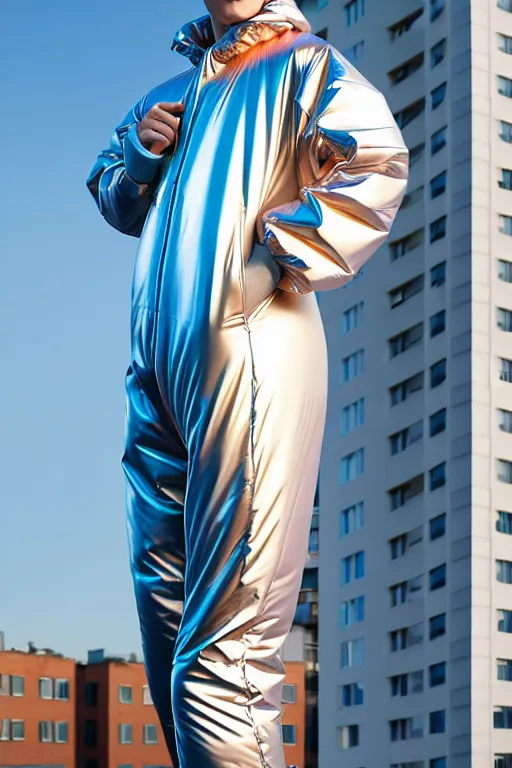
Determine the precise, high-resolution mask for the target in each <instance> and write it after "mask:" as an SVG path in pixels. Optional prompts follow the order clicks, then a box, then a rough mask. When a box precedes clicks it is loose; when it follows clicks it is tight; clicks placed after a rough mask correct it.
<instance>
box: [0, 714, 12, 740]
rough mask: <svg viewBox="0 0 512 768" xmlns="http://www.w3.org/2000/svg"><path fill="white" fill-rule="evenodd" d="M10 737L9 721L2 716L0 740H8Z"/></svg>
mask: <svg viewBox="0 0 512 768" xmlns="http://www.w3.org/2000/svg"><path fill="white" fill-rule="evenodd" d="M10 738H11V721H10V720H9V718H7V717H4V718H2V719H1V720H0V741H9V740H10Z"/></svg>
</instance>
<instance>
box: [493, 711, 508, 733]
mask: <svg viewBox="0 0 512 768" xmlns="http://www.w3.org/2000/svg"><path fill="white" fill-rule="evenodd" d="M494 727H495V728H506V729H507V730H510V729H512V707H494Z"/></svg>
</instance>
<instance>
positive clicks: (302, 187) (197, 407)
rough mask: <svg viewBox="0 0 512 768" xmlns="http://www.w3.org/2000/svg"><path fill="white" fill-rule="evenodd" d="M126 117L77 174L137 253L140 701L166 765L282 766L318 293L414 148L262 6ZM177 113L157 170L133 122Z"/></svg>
mask: <svg viewBox="0 0 512 768" xmlns="http://www.w3.org/2000/svg"><path fill="white" fill-rule="evenodd" d="M174 48H175V50H176V51H178V52H179V53H182V54H183V55H185V56H187V57H188V58H189V59H190V61H191V62H192V66H191V67H190V68H189V69H187V70H186V71H184V72H183V73H182V74H181V75H178V76H177V77H175V78H173V79H172V80H169V81H167V82H165V83H163V84H162V85H159V86H157V87H156V88H154V89H153V90H151V91H149V92H148V93H147V94H146V95H144V96H143V97H142V99H140V101H139V102H138V103H137V104H136V105H135V106H134V107H133V109H132V110H130V112H129V113H128V114H127V116H126V117H125V119H124V120H123V121H122V122H121V123H120V124H119V126H118V127H117V128H116V130H115V131H114V133H113V135H112V139H111V142H110V146H109V147H108V148H107V149H105V150H104V151H103V152H101V153H100V155H99V156H98V159H97V162H96V164H95V166H94V168H93V170H92V172H91V174H90V177H89V179H88V186H89V188H90V190H91V192H92V194H93V195H94V197H95V199H96V201H97V204H98V206H99V209H100V211H101V213H102V214H103V216H104V217H105V219H106V220H107V221H108V222H109V223H110V224H111V225H112V226H114V227H116V228H117V229H119V230H120V231H121V232H124V233H126V234H129V235H133V236H135V237H140V245H139V250H138V255H137V261H136V265H135V269H134V279H133V293H132V320H131V330H132V357H131V362H130V366H129V368H128V372H127V377H126V391H127V420H126V448H125V453H124V456H123V467H124V471H125V474H126V480H127V526H128V535H129V547H130V557H131V569H132V573H133V579H134V588H135V595H136V601H137V609H138V614H139V619H140V627H141V633H142V640H143V648H144V655H145V662H146V669H147V673H148V679H149V684H150V689H151V693H152V696H153V700H154V702H155V706H156V708H157V711H158V715H159V717H160V720H161V723H162V727H163V730H164V734H165V738H166V741H167V744H168V747H169V752H170V754H171V756H172V759H173V762H174V765H175V766H178V765H179V766H181V768H235V767H236V768H284V766H285V760H284V753H283V747H282V743H281V729H280V713H281V689H282V683H283V673H284V667H283V664H282V661H281V658H280V650H281V647H282V644H283V641H284V639H285V637H286V635H287V633H288V631H289V629H290V626H291V623H292V620H293V615H294V611H295V606H296V601H297V596H298V592H299V588H300V583H301V577H302V570H303V566H304V563H305V560H306V556H307V547H308V534H309V525H310V519H311V512H312V505H313V498H314V491H315V485H316V479H317V472H318V466H319V458H320V450H321V444H322V437H323V430H324V424H325V411H326V388H327V355H326V346H325V336H324V331H323V327H322V323H321V318H320V314H319V310H318V306H317V302H316V298H315V294H314V291H320V290H329V289H335V288H338V287H340V286H342V285H345V284H346V283H347V282H349V281H350V280H351V279H352V278H353V276H354V275H355V274H356V273H357V272H358V270H359V269H360V267H361V265H362V264H363V263H364V262H365V261H366V260H367V259H368V258H369V257H370V256H371V255H372V254H373V253H374V252H375V250H376V249H377V248H378V246H379V245H381V244H382V243H383V242H384V240H385V239H386V237H387V235H388V233H389V229H390V227H391V224H392V222H393V219H394V216H395V215H396V212H397V210H398V207H399V205H400V202H401V200H402V197H403V194H404V191H405V184H406V175H407V150H406V149H405V147H404V144H403V140H402V137H401V135H400V132H399V130H398V128H397V126H396V124H395V122H394V120H393V117H392V115H391V113H390V111H389V109H388V107H387V104H386V102H385V100H384V98H383V97H382V95H381V94H380V93H379V92H378V91H377V90H375V88H373V87H372V85H370V83H368V82H367V81H366V80H365V79H364V78H363V77H362V76H361V75H360V74H359V73H358V72H357V71H356V70H355V69H354V68H353V67H352V66H351V65H350V64H349V63H348V62H347V61H346V60H345V59H344V58H343V57H342V56H341V55H340V54H339V53H338V52H337V51H336V50H335V49H333V48H332V47H331V46H330V45H328V44H327V43H326V42H325V41H323V40H321V39H319V38H317V37H315V36H313V35H312V34H311V31H310V28H309V24H308V23H307V21H306V19H305V18H304V16H303V15H302V14H301V12H300V11H299V10H298V9H297V7H296V6H295V4H294V3H293V2H292V1H291V0H288V1H287V2H284V1H283V0H281V1H279V0H272V2H267V3H265V4H264V6H263V8H262V11H261V12H260V14H258V15H257V16H255V17H253V18H252V19H250V20H249V21H247V22H244V23H241V24H239V25H236V26H234V27H231V28H230V29H228V31H227V32H226V34H225V35H224V37H223V38H222V39H221V40H219V41H218V42H215V40H214V37H213V31H212V26H211V21H210V19H209V17H207V16H205V17H202V18H201V19H197V20H195V21H194V22H191V23H190V24H189V25H186V26H185V27H184V28H183V29H182V30H180V31H179V32H178V33H177V35H176V37H175V42H174ZM159 101H183V102H184V104H185V112H184V116H183V119H182V123H181V126H180V133H179V139H178V143H177V147H176V149H175V151H174V153H173V154H172V155H171V156H163V157H157V156H155V155H152V154H151V153H150V152H149V151H148V150H146V149H145V148H144V147H142V145H141V144H140V142H139V140H138V137H137V133H136V124H137V123H138V122H139V121H140V120H141V119H142V118H143V116H144V115H145V114H146V112H147V111H148V110H149V109H150V107H151V106H152V105H153V104H155V103H157V102H159Z"/></svg>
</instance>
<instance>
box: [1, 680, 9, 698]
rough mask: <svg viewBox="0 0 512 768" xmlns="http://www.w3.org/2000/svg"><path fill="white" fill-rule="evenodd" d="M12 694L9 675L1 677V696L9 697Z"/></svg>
mask: <svg viewBox="0 0 512 768" xmlns="http://www.w3.org/2000/svg"><path fill="white" fill-rule="evenodd" d="M10 692H11V681H10V676H9V675H0V696H9V694H10Z"/></svg>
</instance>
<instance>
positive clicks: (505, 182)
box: [498, 37, 512, 190]
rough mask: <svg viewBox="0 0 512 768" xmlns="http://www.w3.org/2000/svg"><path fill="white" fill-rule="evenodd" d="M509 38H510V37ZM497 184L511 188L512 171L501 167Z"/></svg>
mask: <svg viewBox="0 0 512 768" xmlns="http://www.w3.org/2000/svg"><path fill="white" fill-rule="evenodd" d="M510 39H511V40H512V37H511V38H510ZM498 186H499V187H501V189H508V190H512V171H510V170H508V168H502V169H501V179H500V181H498Z"/></svg>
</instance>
